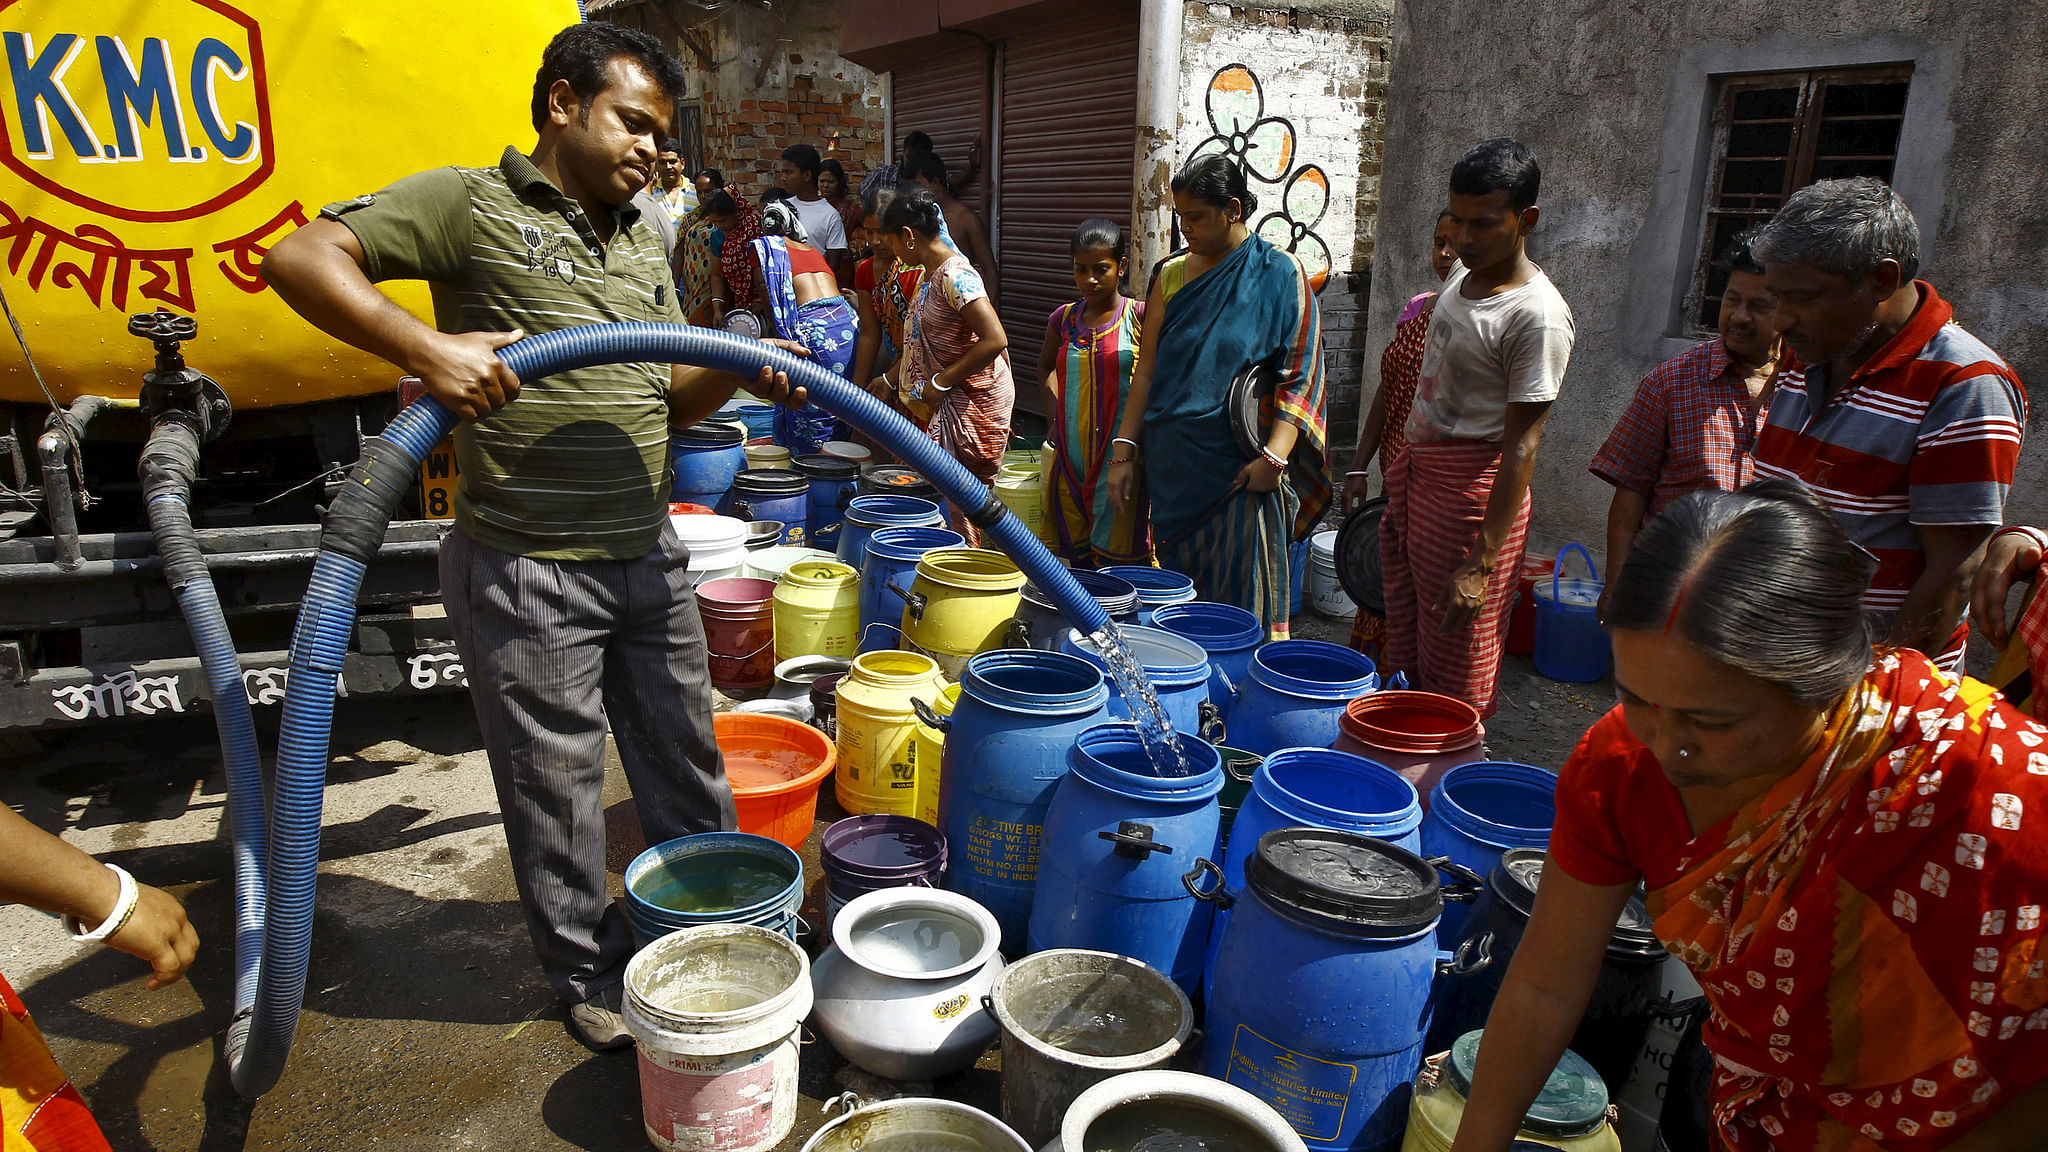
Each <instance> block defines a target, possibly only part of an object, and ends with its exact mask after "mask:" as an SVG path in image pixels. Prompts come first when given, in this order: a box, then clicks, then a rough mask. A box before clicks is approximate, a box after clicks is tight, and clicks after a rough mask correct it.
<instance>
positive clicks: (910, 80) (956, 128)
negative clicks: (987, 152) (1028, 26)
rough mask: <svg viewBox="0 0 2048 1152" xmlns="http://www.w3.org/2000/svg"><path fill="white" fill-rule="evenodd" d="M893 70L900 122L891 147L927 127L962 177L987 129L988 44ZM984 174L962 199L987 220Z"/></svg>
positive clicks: (949, 165) (893, 92) (950, 167)
mask: <svg viewBox="0 0 2048 1152" xmlns="http://www.w3.org/2000/svg"><path fill="white" fill-rule="evenodd" d="M890 75H891V77H892V79H891V81H890V83H891V86H892V87H891V99H892V100H893V102H894V109H893V113H894V119H895V121H896V139H895V140H894V141H892V142H891V145H890V146H891V147H892V148H896V149H899V150H900V149H901V148H902V147H903V138H904V137H905V136H908V135H909V134H910V133H912V132H923V133H925V134H926V135H928V136H930V137H931V138H932V150H933V151H935V152H937V153H938V154H939V158H940V159H942V160H944V161H945V162H946V168H947V171H948V172H950V173H951V175H952V177H953V179H955V180H957V179H959V178H960V171H961V169H963V168H965V167H966V166H967V150H968V149H969V148H970V147H972V146H973V144H974V139H975V137H977V136H982V135H984V134H985V133H987V131H988V91H989V49H988V46H987V45H986V44H981V43H973V44H966V45H963V46H962V47H959V48H954V49H950V50H948V51H944V52H938V53H934V54H933V55H932V56H931V58H930V59H928V60H924V61H920V62H919V63H918V64H917V66H916V67H914V68H898V69H896V70H895V71H894V72H892V73H891V74H890ZM984 147H985V146H984ZM984 168H986V165H984ZM985 177H986V173H985V172H984V179H983V180H977V181H976V182H975V184H974V186H972V187H968V188H962V189H961V190H960V201H961V203H963V204H966V205H967V206H968V207H970V208H972V209H974V210H975V212H977V213H979V214H980V215H981V216H982V217H983V219H984V220H986V219H987V216H988V213H987V211H986V210H985V209H984V208H983V205H984V204H985V203H986V202H987V198H986V197H985V196H984V195H983V187H984V185H985V182H986V181H985Z"/></svg>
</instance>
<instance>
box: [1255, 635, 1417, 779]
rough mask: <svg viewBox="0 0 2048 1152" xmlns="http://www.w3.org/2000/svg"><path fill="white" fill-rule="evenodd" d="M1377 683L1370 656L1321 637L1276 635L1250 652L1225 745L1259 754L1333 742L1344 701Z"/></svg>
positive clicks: (1317, 746)
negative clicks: (1249, 659)
mask: <svg viewBox="0 0 2048 1152" xmlns="http://www.w3.org/2000/svg"><path fill="white" fill-rule="evenodd" d="M1379 687H1380V677H1379V672H1378V671H1377V670H1376V669H1375V668H1374V667H1373V662H1372V660H1371V658H1370V657H1368V656H1366V655H1365V654H1364V653H1361V652H1354V651H1352V650H1351V649H1349V648H1345V647H1343V646H1341V645H1337V644H1326V643H1324V642H1323V641H1321V640H1276V641H1274V642H1273V643H1271V644H1268V645H1266V646H1265V647H1263V648H1260V649H1259V650H1258V651H1257V652H1255V653H1253V654H1252V661H1251V666H1250V668H1249V669H1247V671H1246V674H1245V679H1244V683H1243V684H1241V685H1239V686H1238V693H1237V703H1236V704H1234V705H1232V706H1231V716H1232V720H1231V722H1230V731H1229V734H1228V735H1229V744H1230V746H1231V747H1232V748H1242V749H1244V750H1245V751H1247V752H1257V753H1258V754H1260V755H1261V756H1264V755H1267V754H1268V753H1272V752H1277V751H1279V750H1280V749H1282V748H1328V747H1331V746H1332V745H1334V744H1336V743H1337V734H1338V732H1339V731H1340V730H1341V727H1340V725H1341V722H1342V720H1343V717H1344V705H1346V704H1348V703H1350V702H1351V701H1352V700H1355V699H1357V698H1358V697H1360V696H1364V695H1366V694H1367V693H1369V692H1377V691H1379Z"/></svg>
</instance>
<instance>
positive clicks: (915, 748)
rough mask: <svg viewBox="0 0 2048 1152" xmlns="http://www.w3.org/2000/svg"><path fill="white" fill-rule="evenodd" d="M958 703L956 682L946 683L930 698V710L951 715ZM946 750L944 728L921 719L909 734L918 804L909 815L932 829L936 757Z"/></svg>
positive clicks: (936, 815) (935, 812) (936, 793)
mask: <svg viewBox="0 0 2048 1152" xmlns="http://www.w3.org/2000/svg"><path fill="white" fill-rule="evenodd" d="M959 702H960V686H959V685H958V684H948V685H946V688H945V690H944V691H942V692H940V693H939V695H938V699H936V700H932V701H929V703H930V704H931V706H932V711H933V712H936V713H938V714H939V715H940V716H951V715H952V714H953V706H954V705H955V704H958V703H959ZM945 752H946V733H945V730H944V729H941V728H934V727H932V726H931V725H929V724H926V723H924V721H923V720H922V719H920V720H919V721H918V725H917V730H916V731H915V732H912V733H911V734H910V766H911V771H912V772H913V773H915V774H916V776H917V789H916V791H917V806H916V808H915V809H914V810H913V811H912V812H911V813H910V814H911V815H912V816H915V817H917V818H918V819H919V820H922V821H924V822H925V823H927V824H930V825H931V826H933V827H934V828H936V827H938V823H939V784H940V779H941V778H940V775H939V760H940V758H941V757H942V756H944V755H945Z"/></svg>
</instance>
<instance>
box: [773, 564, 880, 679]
mask: <svg viewBox="0 0 2048 1152" xmlns="http://www.w3.org/2000/svg"><path fill="white" fill-rule="evenodd" d="M859 639H860V573H858V572H856V571H854V570H853V568H852V567H851V566H849V565H846V564H841V563H839V562H837V561H833V560H804V561H799V562H798V563H795V564H791V565H790V566H789V567H787V568H784V569H783V570H782V577H781V579H779V580H777V581H776V582H775V659H776V660H777V661H782V660H791V659H794V658H796V657H798V656H841V657H850V656H852V655H853V650H854V648H855V647H856V646H857V644H858V642H859Z"/></svg>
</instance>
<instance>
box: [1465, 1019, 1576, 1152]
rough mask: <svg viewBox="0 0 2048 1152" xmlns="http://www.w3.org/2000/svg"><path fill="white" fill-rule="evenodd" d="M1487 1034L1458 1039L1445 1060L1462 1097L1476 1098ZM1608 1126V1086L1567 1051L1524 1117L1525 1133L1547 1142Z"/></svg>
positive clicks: (1572, 1053) (1476, 1034)
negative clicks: (1475, 1079)
mask: <svg viewBox="0 0 2048 1152" xmlns="http://www.w3.org/2000/svg"><path fill="white" fill-rule="evenodd" d="M1484 1035H1485V1033H1484V1032H1482V1031H1476V1030H1475V1031H1472V1032H1467V1033H1465V1034H1464V1035H1463V1036H1460V1037H1458V1039H1457V1041H1456V1042H1455V1043H1453V1044H1452V1045H1451V1058H1450V1059H1449V1060H1446V1061H1444V1068H1445V1070H1446V1071H1448V1072H1449V1073H1450V1077H1451V1085H1452V1087H1455V1088H1456V1089H1457V1090H1458V1094H1459V1095H1461V1096H1465V1097H1468V1098H1469V1097H1470V1096H1471V1095H1472V1068H1473V1066H1474V1065H1476V1064H1477V1063H1478V1062H1479V1040H1480V1038H1481V1037H1482V1036H1484ZM1606 1123H1607V1085H1606V1084H1605V1083H1604V1082H1602V1081H1601V1079H1600V1074H1599V1073H1598V1072H1595V1071H1593V1066H1592V1065H1591V1064H1588V1063H1586V1059H1585V1057H1583V1056H1580V1055H1579V1054H1578V1053H1576V1052H1571V1051H1567V1052H1566V1053H1565V1054H1564V1059H1562V1060H1559V1061H1558V1062H1557V1067H1555V1068H1553V1069H1551V1071H1550V1078H1549V1079H1548V1080H1546V1081H1544V1083H1543V1091H1541V1092H1539V1093H1537V1095H1536V1102H1535V1103H1533V1104H1531V1105H1529V1111H1528V1113H1527V1114H1525V1115H1524V1116H1523V1117H1522V1131H1523V1132H1526V1133H1528V1134H1529V1135H1531V1136H1538V1137H1541V1138H1543V1139H1546V1140H1572V1139H1576V1138H1578V1137H1580V1136H1585V1135H1588V1134H1589V1133H1593V1132H1597V1131H1599V1130H1600V1127H1601V1126H1602V1125H1604V1124H1606Z"/></svg>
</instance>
